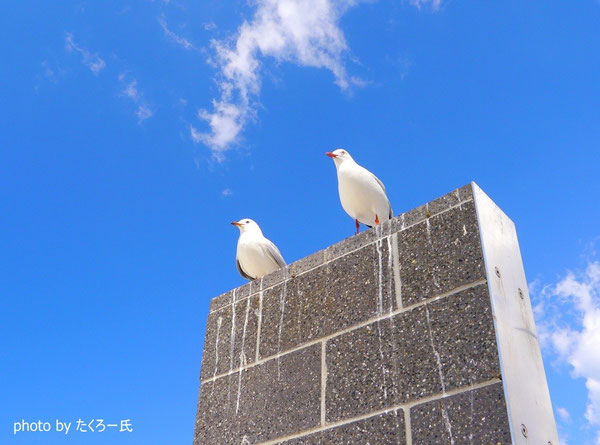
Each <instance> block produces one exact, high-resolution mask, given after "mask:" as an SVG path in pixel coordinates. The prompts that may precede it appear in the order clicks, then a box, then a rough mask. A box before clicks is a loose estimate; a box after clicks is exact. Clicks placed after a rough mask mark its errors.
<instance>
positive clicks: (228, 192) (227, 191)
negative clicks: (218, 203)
mask: <svg viewBox="0 0 600 445" xmlns="http://www.w3.org/2000/svg"><path fill="white" fill-rule="evenodd" d="M231 195H233V191H232V190H231V189H230V188H229V187H227V188H226V189H224V190H223V191H222V192H221V196H222V197H223V198H227V197H228V196H231Z"/></svg>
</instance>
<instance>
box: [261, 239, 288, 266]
mask: <svg viewBox="0 0 600 445" xmlns="http://www.w3.org/2000/svg"><path fill="white" fill-rule="evenodd" d="M267 241H268V242H267V244H265V245H264V246H263V249H264V250H265V252H266V253H267V255H269V257H270V258H271V259H272V260H273V261H275V263H276V264H277V265H278V266H279V267H285V260H284V259H283V256H281V252H280V251H279V249H278V248H277V246H276V245H275V244H273V242H272V241H269V240H267Z"/></svg>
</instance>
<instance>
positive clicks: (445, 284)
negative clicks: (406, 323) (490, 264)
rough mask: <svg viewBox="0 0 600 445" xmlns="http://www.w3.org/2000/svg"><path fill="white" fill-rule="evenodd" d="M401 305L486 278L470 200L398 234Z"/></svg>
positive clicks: (475, 216)
mask: <svg viewBox="0 0 600 445" xmlns="http://www.w3.org/2000/svg"><path fill="white" fill-rule="evenodd" d="M398 251H399V255H400V280H401V282H402V302H403V305H404V306H409V305H411V304H414V303H417V302H419V301H421V300H423V299H426V298H430V297H433V296H436V295H439V294H442V293H445V292H448V291H450V290H452V289H454V288H456V287H459V286H462V285H465V284H468V283H471V282H473V281H476V280H479V279H482V278H485V267H484V263H483V256H482V252H481V242H480V239H479V229H478V225H477V215H476V213H475V206H474V204H473V202H472V201H471V202H467V203H464V204H461V206H459V207H454V208H452V209H451V210H448V211H446V212H444V213H441V214H439V215H436V216H432V217H431V218H427V219H426V220H425V221H423V222H421V223H418V224H416V225H414V226H412V227H410V228H408V229H406V230H403V231H401V232H399V234H398Z"/></svg>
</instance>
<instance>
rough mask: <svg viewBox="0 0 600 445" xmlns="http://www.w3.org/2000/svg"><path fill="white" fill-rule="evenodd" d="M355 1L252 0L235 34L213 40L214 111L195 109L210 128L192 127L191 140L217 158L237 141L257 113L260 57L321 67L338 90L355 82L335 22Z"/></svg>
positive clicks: (338, 28) (344, 41)
mask: <svg viewBox="0 0 600 445" xmlns="http://www.w3.org/2000/svg"><path fill="white" fill-rule="evenodd" d="M359 1H360V0H256V1H255V2H254V4H255V6H256V9H255V11H254V16H253V17H252V19H251V20H250V21H244V23H242V25H241V26H240V27H239V28H238V30H237V32H236V35H235V36H234V38H232V39H230V40H226V41H216V40H214V41H213V42H212V46H213V48H214V51H215V57H214V59H213V60H212V62H213V63H214V64H215V65H216V66H217V67H218V68H219V71H220V72H219V76H218V78H217V85H218V88H219V92H220V97H219V98H218V99H214V100H213V102H212V105H213V108H212V111H207V110H200V112H199V113H198V117H199V118H200V119H201V120H203V121H205V122H206V123H207V124H208V126H209V127H210V131H209V132H207V133H203V132H199V131H198V130H197V129H196V128H194V127H190V134H191V137H192V139H193V140H194V141H196V142H202V143H204V144H206V145H207V146H208V147H210V148H211V149H212V151H213V155H214V156H215V157H216V158H217V159H221V158H222V154H223V152H224V151H226V150H228V149H229V148H231V146H232V145H234V144H235V143H237V142H239V138H240V134H241V132H242V130H243V128H244V126H245V125H246V123H247V122H248V121H249V120H251V119H253V117H254V115H255V110H256V106H257V103H256V98H257V96H258V94H259V92H260V88H261V59H262V58H265V57H272V58H274V59H275V60H277V61H279V62H292V63H295V64H298V65H300V66H306V67H314V68H325V69H327V70H329V71H330V72H331V73H332V74H333V77H334V81H335V83H336V84H337V85H338V86H339V87H340V88H341V89H342V90H347V89H349V88H350V86H351V85H352V84H355V83H359V82H360V81H359V80H358V79H355V78H352V77H351V76H349V75H348V73H347V72H346V68H345V64H344V61H345V60H344V59H345V55H346V54H347V52H348V45H347V43H346V39H345V37H344V34H343V32H342V30H341V29H340V27H339V20H340V18H341V16H342V15H343V14H344V12H346V10H347V9H348V8H350V7H352V6H354V5H356V4H357V3H359Z"/></svg>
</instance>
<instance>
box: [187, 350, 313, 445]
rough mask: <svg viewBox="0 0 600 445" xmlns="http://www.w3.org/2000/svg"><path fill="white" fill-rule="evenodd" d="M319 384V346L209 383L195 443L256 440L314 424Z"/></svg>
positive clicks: (200, 408)
mask: <svg viewBox="0 0 600 445" xmlns="http://www.w3.org/2000/svg"><path fill="white" fill-rule="evenodd" d="M320 384H321V347H320V345H314V346H311V347H307V348H303V349H301V350H299V351H295V352H292V353H289V354H286V355H284V356H282V357H281V358H280V359H279V360H278V359H273V360H269V361H267V362H265V363H263V364H258V365H256V366H253V367H250V368H248V369H247V370H245V371H243V372H241V373H240V372H236V373H233V374H230V375H228V376H224V377H222V378H218V379H216V380H215V381H214V382H209V383H205V384H203V385H202V386H201V388H200V397H199V402H198V416H197V421H196V432H195V438H194V445H206V444H220V445H228V444H232V445H233V444H235V445H239V444H241V443H244V441H245V443H248V444H257V443H260V442H264V441H267V440H271V439H273V438H277V437H281V436H285V435H287V434H291V433H294V432H297V431H302V430H306V429H309V428H311V427H314V426H316V425H317V424H318V423H319V421H320V406H321V405H320V393H321V386H320ZM244 438H245V439H244Z"/></svg>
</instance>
